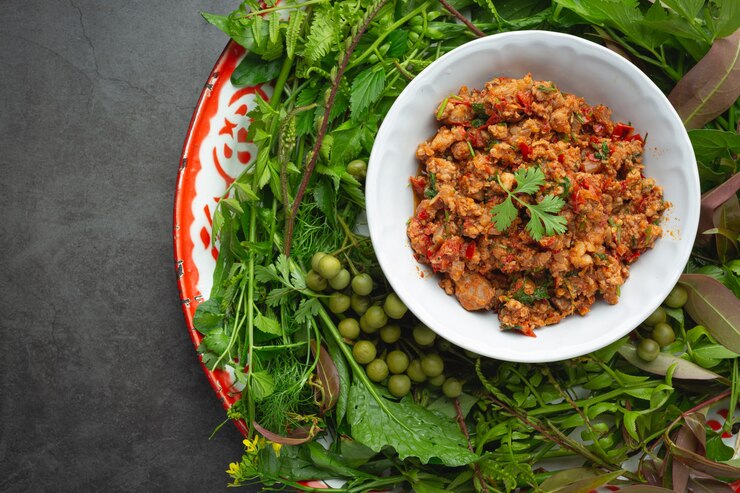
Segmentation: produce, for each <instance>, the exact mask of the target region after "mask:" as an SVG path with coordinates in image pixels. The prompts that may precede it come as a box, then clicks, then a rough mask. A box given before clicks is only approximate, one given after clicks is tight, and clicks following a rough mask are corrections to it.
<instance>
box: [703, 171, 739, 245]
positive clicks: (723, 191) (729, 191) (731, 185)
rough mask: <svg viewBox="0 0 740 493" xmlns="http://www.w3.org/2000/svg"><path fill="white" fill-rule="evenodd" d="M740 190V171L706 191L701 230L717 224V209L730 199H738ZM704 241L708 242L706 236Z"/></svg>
mask: <svg viewBox="0 0 740 493" xmlns="http://www.w3.org/2000/svg"><path fill="white" fill-rule="evenodd" d="M738 190H740V173H737V174H735V175H734V176H733V177H732V178H730V179H729V180H727V181H726V182H724V183H722V184H721V185H719V186H717V187H716V188H714V189H712V190H710V191H709V192H706V193H705V194H703V195H702V197H701V212H700V214H699V231H700V232H701V231H706V230H708V229H711V228H712V227H713V226H715V225H716V222H717V219H720V218H718V217H717V215H718V214H717V211H718V210H719V209H720V208H722V207H723V206H724V205H725V204H726V203H727V202H728V201H730V200H732V199H734V200H737V197H736V195H737V192H738ZM703 238H704V239H705V241H704V243H707V242H708V238H707V237H706V236H704V237H703ZM701 240H702V236H701V235H700V236H699V237H697V242H701Z"/></svg>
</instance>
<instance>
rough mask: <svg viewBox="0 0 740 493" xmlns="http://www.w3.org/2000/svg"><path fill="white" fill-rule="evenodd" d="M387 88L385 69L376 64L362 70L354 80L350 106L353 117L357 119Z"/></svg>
mask: <svg viewBox="0 0 740 493" xmlns="http://www.w3.org/2000/svg"><path fill="white" fill-rule="evenodd" d="M384 88H385V69H383V66H382V65H376V66H375V67H370V68H367V69H365V70H363V71H362V72H360V73H359V74H358V75H357V77H355V79H354V80H353V81H352V91H351V94H350V106H351V108H352V118H353V119H357V118H358V117H359V116H361V115H362V113H363V112H364V111H365V110H366V109H367V108H368V107H369V106H370V105H371V104H372V103H374V102H375V101H377V100H378V98H379V97H380V95H381V94H383V89H384Z"/></svg>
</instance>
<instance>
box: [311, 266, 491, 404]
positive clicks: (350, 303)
mask: <svg viewBox="0 0 740 493" xmlns="http://www.w3.org/2000/svg"><path fill="white" fill-rule="evenodd" d="M350 268H351V269H353V270H354V268H353V267H352V266H350ZM306 285H307V286H308V288H309V289H311V290H313V291H316V292H320V293H326V294H327V297H326V303H327V305H328V307H329V310H330V311H331V312H332V313H333V314H334V315H336V316H337V318H339V322H338V323H337V328H338V329H339V333H340V334H341V335H342V337H343V338H344V341H345V343H347V344H348V345H350V346H351V347H352V356H353V357H354V359H355V361H357V363H359V364H361V365H364V367H365V372H366V373H367V376H368V378H369V379H370V380H372V381H373V382H376V383H380V384H382V385H385V386H386V387H387V388H388V391H389V392H390V393H391V394H392V395H393V396H395V397H399V398H400V397H403V396H405V395H406V394H408V393H409V392H410V391H411V390H412V387H413V386H422V385H429V386H432V387H434V388H438V389H440V390H441V392H442V394H444V395H445V396H447V397H448V398H451V399H452V398H455V397H458V396H459V395H460V394H461V393H462V391H463V383H464V382H463V379H462V377H461V378H456V377H455V376H448V375H451V374H454V373H455V372H454V368H455V366H456V365H455V362H456V361H461V358H471V357H473V358H474V357H477V355H475V354H473V353H467V352H466V353H462V351H460V350H459V349H458V348H456V347H455V346H453V345H452V344H451V343H450V342H448V341H446V340H444V339H442V338H440V337H438V336H437V334H436V333H434V332H433V331H432V330H431V329H430V328H429V327H427V326H426V325H424V324H422V323H420V322H419V321H418V320H417V319H416V318H415V317H414V316H413V314H411V313H410V312H409V310H408V308H407V307H406V305H405V304H404V303H403V301H401V299H400V298H399V297H398V296H397V295H396V294H395V293H393V292H388V290H387V289H386V288H385V286H386V283H385V282H378V283H376V282H375V280H373V278H372V276H371V275H370V274H368V273H361V272H354V273H352V274H351V273H350V271H349V270H348V269H347V268H345V267H343V266H342V263H341V262H340V260H339V259H338V258H337V257H336V256H334V255H331V254H327V253H324V252H319V253H316V254H314V256H313V257H312V259H311V270H310V271H309V272H308V274H307V275H306ZM446 362H447V364H446ZM446 370H447V371H446ZM450 370H451V371H450Z"/></svg>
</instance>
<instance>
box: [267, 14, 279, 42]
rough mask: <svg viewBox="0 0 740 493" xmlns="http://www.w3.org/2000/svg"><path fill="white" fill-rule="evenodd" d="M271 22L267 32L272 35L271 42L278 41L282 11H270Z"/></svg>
mask: <svg viewBox="0 0 740 493" xmlns="http://www.w3.org/2000/svg"><path fill="white" fill-rule="evenodd" d="M269 22H270V24H269V26H268V31H267V32H268V34H269V36H270V42H271V43H277V42H278V40H279V39H280V12H278V11H276V10H273V11H272V12H270V18H269Z"/></svg>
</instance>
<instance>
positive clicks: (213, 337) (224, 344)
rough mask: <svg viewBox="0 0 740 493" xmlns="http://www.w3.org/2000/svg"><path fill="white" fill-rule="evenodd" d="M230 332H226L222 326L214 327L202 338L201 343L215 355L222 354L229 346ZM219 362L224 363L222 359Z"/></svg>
mask: <svg viewBox="0 0 740 493" xmlns="http://www.w3.org/2000/svg"><path fill="white" fill-rule="evenodd" d="M230 336H231V334H228V333H227V332H226V330H225V329H224V328H223V327H219V328H217V329H214V330H212V331H210V332H209V333H208V335H206V336H205V337H204V338H203V345H204V346H205V347H206V349H208V350H209V351H211V352H212V353H215V354H216V355H221V354H223V353H224V352H225V351H226V350H227V349H228V348H229V340H230V338H231V337H230ZM221 363H222V364H223V363H224V359H222V361H221Z"/></svg>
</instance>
